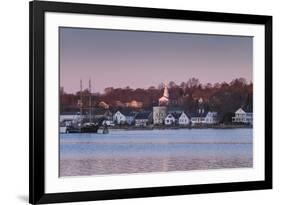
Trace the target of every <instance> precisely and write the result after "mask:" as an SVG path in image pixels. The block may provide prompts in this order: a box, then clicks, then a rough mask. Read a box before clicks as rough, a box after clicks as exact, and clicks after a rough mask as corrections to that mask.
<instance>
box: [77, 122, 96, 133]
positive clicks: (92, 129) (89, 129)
mask: <svg viewBox="0 0 281 205" xmlns="http://www.w3.org/2000/svg"><path fill="white" fill-rule="evenodd" d="M98 129H99V125H98V124H96V123H90V122H88V123H85V124H83V125H82V127H81V128H80V132H81V133H97V132H98Z"/></svg>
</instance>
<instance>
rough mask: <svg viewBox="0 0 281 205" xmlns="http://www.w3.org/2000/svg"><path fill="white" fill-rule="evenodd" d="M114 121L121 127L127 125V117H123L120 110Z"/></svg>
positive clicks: (114, 116)
mask: <svg viewBox="0 0 281 205" xmlns="http://www.w3.org/2000/svg"><path fill="white" fill-rule="evenodd" d="M113 121H114V122H115V123H116V124H118V125H120V124H125V123H126V116H125V115H123V114H122V113H121V112H120V111H119V110H118V111H117V112H116V113H115V114H114V115H113Z"/></svg>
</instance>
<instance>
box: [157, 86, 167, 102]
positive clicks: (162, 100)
mask: <svg viewBox="0 0 281 205" xmlns="http://www.w3.org/2000/svg"><path fill="white" fill-rule="evenodd" d="M168 104H169V90H168V86H167V85H166V84H165V87H164V93H163V96H162V97H161V98H159V105H160V106H167V105H168Z"/></svg>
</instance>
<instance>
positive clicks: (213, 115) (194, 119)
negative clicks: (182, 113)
mask: <svg viewBox="0 0 281 205" xmlns="http://www.w3.org/2000/svg"><path fill="white" fill-rule="evenodd" d="M217 122H218V120H217V112H212V111H204V112H200V113H199V112H197V113H192V114H191V123H192V125H195V124H216V123H217Z"/></svg>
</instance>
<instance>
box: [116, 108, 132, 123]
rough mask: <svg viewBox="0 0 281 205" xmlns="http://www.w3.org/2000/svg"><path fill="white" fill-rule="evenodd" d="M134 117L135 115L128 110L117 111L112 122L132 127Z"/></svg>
mask: <svg viewBox="0 0 281 205" xmlns="http://www.w3.org/2000/svg"><path fill="white" fill-rule="evenodd" d="M135 116H136V113H135V112H132V111H130V110H121V111H119V110H118V111H117V112H116V113H115V114H114V115H113V121H114V122H115V123H116V124H118V125H122V124H128V125H132V124H133V123H134V120H135Z"/></svg>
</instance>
